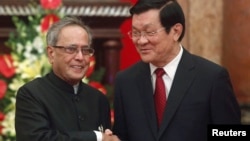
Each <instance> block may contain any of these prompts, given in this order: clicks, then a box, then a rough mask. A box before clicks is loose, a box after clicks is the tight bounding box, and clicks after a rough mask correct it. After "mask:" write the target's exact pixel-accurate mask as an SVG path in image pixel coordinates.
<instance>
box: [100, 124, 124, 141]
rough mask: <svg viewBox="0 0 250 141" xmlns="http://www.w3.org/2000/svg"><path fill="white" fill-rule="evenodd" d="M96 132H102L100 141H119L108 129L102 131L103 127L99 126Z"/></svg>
mask: <svg viewBox="0 0 250 141" xmlns="http://www.w3.org/2000/svg"><path fill="white" fill-rule="evenodd" d="M98 130H99V131H100V132H102V141H120V139H119V138H118V137H117V136H116V135H113V132H112V131H111V130H110V129H105V131H103V127H102V126H99V127H98Z"/></svg>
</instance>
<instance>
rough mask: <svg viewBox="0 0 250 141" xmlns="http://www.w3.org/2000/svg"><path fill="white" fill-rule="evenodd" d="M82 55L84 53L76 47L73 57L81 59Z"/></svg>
mask: <svg viewBox="0 0 250 141" xmlns="http://www.w3.org/2000/svg"><path fill="white" fill-rule="evenodd" d="M83 56H84V54H83V53H82V51H81V50H80V49H78V50H77V52H76V55H75V58H76V59H79V60H81V59H83Z"/></svg>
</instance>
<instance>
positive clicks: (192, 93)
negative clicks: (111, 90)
mask: <svg viewBox="0 0 250 141" xmlns="http://www.w3.org/2000/svg"><path fill="white" fill-rule="evenodd" d="M114 108H115V119H114V120H115V123H114V127H113V130H114V133H115V134H117V135H118V136H119V137H120V138H121V139H123V140H128V141H206V140H207V125H208V124H240V120H241V117H240V108H239V105H238V103H237V100H236V97H235V95H234V93H233V89H232V85H231V82H230V78H229V75H228V72H227V71H226V70H225V69H224V68H222V67H220V66H219V65H216V64H215V63H212V62H210V61H207V60H205V59H202V58H200V57H198V56H194V55H191V54H190V53H188V52H187V51H186V50H185V49H184V51H183V55H182V58H181V60H180V63H179V65H178V67H177V71H176V74H175V78H174V80H173V84H172V88H171V91H170V92H169V97H168V100H167V107H166V110H165V113H164V119H163V123H162V125H161V127H160V129H159V130H158V131H157V122H156V116H155V108H154V101H153V88H152V82H151V75H150V68H149V64H147V63H143V62H138V63H137V64H135V65H133V66H132V67H130V68H128V69H127V70H125V71H122V72H119V73H118V74H117V77H116V79H115V99H114Z"/></svg>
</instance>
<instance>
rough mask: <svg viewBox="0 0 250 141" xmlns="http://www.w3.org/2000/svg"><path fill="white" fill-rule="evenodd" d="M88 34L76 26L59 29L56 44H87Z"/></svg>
mask: <svg viewBox="0 0 250 141" xmlns="http://www.w3.org/2000/svg"><path fill="white" fill-rule="evenodd" d="M88 38H89V37H88V33H87V31H86V30H85V29H83V28H82V27H80V26H78V25H69V26H65V27H64V28H62V29H61V31H60V33H59V36H58V42H72V43H79V42H88Z"/></svg>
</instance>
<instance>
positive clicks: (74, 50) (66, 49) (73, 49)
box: [52, 46, 95, 56]
mask: <svg viewBox="0 0 250 141" xmlns="http://www.w3.org/2000/svg"><path fill="white" fill-rule="evenodd" d="M52 47H54V48H60V49H63V50H64V52H65V53H68V54H76V53H78V52H79V49H78V47H75V46H68V47H67V46H52ZM80 50H81V53H82V54H83V55H90V56H93V55H94V52H95V50H94V49H93V48H91V47H89V46H86V47H81V48H80ZM86 50H88V52H89V53H86V52H85V51H86Z"/></svg>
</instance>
